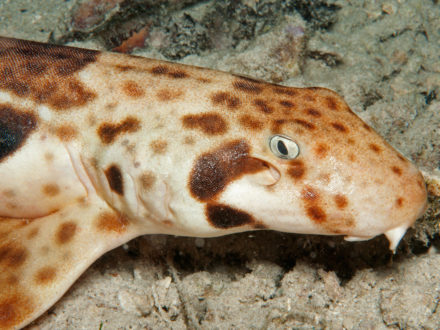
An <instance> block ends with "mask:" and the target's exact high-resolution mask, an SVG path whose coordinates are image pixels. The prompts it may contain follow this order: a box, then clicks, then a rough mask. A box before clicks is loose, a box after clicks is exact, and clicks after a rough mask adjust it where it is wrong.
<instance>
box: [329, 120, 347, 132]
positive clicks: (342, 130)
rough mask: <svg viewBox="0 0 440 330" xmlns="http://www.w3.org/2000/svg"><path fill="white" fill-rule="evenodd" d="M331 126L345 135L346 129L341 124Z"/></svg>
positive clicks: (336, 123)
mask: <svg viewBox="0 0 440 330" xmlns="http://www.w3.org/2000/svg"><path fill="white" fill-rule="evenodd" d="M331 125H332V126H333V128H334V129H336V130H337V131H339V132H342V133H347V132H348V128H347V127H345V126H344V125H343V124H341V123H338V122H335V123H331Z"/></svg>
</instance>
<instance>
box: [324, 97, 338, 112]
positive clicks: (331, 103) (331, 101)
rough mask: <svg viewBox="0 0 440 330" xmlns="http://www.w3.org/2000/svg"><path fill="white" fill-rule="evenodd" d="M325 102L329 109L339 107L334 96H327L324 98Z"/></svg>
mask: <svg viewBox="0 0 440 330" xmlns="http://www.w3.org/2000/svg"><path fill="white" fill-rule="evenodd" d="M325 104H326V105H327V107H328V108H329V109H330V110H338V109H339V106H338V102H337V101H336V99H335V98H334V97H331V96H327V97H326V98H325Z"/></svg>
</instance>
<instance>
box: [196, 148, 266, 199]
mask: <svg viewBox="0 0 440 330" xmlns="http://www.w3.org/2000/svg"><path fill="white" fill-rule="evenodd" d="M249 152H250V147H249V145H248V144H247V143H246V141H244V140H237V141H233V142H229V143H227V144H225V145H224V146H222V147H220V148H217V149H215V150H213V151H211V152H208V153H205V154H203V155H201V156H200V157H199V158H198V159H197V161H196V163H195V164H194V167H193V170H192V172H191V175H190V178H189V189H190V191H191V193H192V195H193V196H194V197H195V198H197V199H198V200H201V201H209V200H212V199H214V198H215V197H216V196H218V194H220V193H221V192H222V191H223V190H224V189H225V187H226V186H227V185H228V184H229V183H230V182H232V181H234V180H236V179H238V178H240V177H241V176H243V175H245V174H251V173H257V172H259V171H262V170H265V169H267V168H268V166H267V165H266V164H265V163H264V162H262V161H261V160H258V159H255V158H252V157H249Z"/></svg>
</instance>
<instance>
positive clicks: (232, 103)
mask: <svg viewBox="0 0 440 330" xmlns="http://www.w3.org/2000/svg"><path fill="white" fill-rule="evenodd" d="M211 101H212V103H213V104H214V105H225V106H227V107H228V108H230V109H236V108H237V107H238V106H239V105H240V104H241V102H240V99H239V98H238V97H237V96H234V95H231V94H230V93H227V92H217V93H214V94H213V95H212V96H211Z"/></svg>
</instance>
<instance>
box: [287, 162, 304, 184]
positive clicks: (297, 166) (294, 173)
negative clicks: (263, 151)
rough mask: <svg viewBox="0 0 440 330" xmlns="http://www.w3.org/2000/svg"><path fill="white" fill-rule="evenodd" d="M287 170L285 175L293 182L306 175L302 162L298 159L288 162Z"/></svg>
mask: <svg viewBox="0 0 440 330" xmlns="http://www.w3.org/2000/svg"><path fill="white" fill-rule="evenodd" d="M289 165H290V166H289V168H288V170H287V174H288V175H289V176H290V177H292V178H293V179H295V180H299V179H302V178H303V177H304V174H305V173H306V169H305V166H304V162H303V161H302V160H299V159H293V160H291V161H289Z"/></svg>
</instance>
